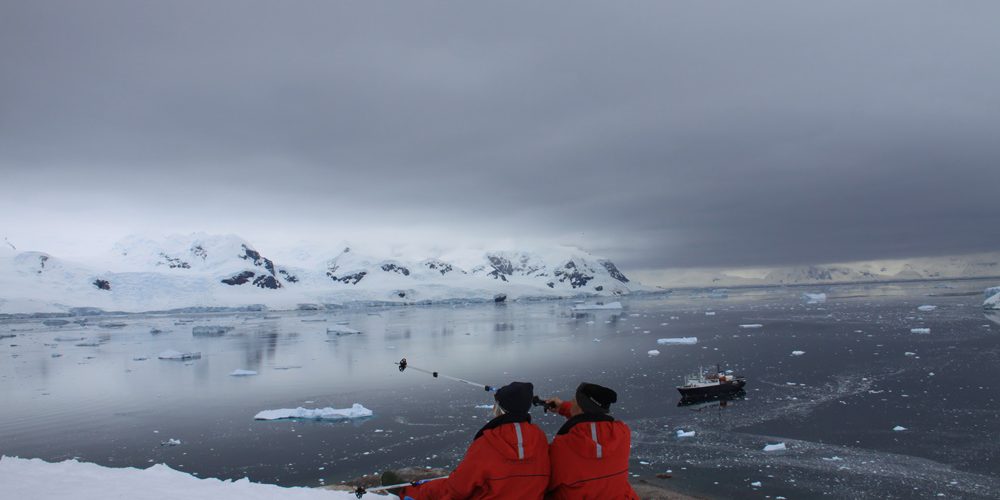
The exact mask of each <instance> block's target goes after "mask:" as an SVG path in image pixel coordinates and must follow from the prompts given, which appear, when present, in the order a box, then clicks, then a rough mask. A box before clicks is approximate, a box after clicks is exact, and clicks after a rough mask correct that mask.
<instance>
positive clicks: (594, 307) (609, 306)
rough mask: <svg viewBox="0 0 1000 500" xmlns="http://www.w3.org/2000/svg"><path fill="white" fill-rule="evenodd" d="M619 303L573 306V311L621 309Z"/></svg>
mask: <svg viewBox="0 0 1000 500" xmlns="http://www.w3.org/2000/svg"><path fill="white" fill-rule="evenodd" d="M621 308H622V303H621V302H608V303H607V304H601V303H598V304H577V305H575V306H573V310H574V311H591V310H598V311H599V310H602V309H621Z"/></svg>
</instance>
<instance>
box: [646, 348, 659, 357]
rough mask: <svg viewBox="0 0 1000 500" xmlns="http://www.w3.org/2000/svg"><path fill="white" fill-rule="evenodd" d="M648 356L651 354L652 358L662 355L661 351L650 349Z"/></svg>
mask: <svg viewBox="0 0 1000 500" xmlns="http://www.w3.org/2000/svg"><path fill="white" fill-rule="evenodd" d="M646 354H649V355H650V356H659V355H660V351H658V350H656V349H650V350H649V351H646Z"/></svg>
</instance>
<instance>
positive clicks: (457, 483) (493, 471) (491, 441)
mask: <svg viewBox="0 0 1000 500" xmlns="http://www.w3.org/2000/svg"><path fill="white" fill-rule="evenodd" d="M534 394H535V389H534V386H532V385H531V384H530V383H526V382H513V383H511V384H509V385H505V386H503V387H501V388H500V389H499V390H497V392H496V394H495V396H494V398H495V399H496V408H495V410H497V413H499V415H498V416H497V417H496V418H494V419H493V420H490V421H489V422H488V423H487V424H486V425H484V426H483V428H482V429H480V430H479V432H477V433H476V437H475V438H473V440H472V444H471V445H470V446H469V449H468V451H466V452H465V458H463V459H462V462H461V463H460V464H458V467H456V468H455V470H454V471H452V473H451V474H449V475H448V477H447V478H445V479H438V480H436V481H430V482H428V483H424V484H421V485H419V486H408V487H406V488H403V490H402V491H400V492H399V493H398V495H399V498H403V499H406V498H412V499H414V500H463V499H484V500H486V499H508V498H511V499H515V498H516V499H525V500H541V499H542V497H543V496H544V495H545V489H546V487H547V486H548V484H549V443H548V440H547V439H546V437H545V433H544V432H542V430H541V429H539V428H538V426H536V425H534V424H532V423H531V415H529V414H528V411H529V410H531V401H532V399H533V398H534Z"/></svg>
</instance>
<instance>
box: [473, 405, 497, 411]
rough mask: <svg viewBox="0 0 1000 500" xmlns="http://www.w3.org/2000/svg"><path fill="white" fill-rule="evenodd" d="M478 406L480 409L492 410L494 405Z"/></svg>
mask: <svg viewBox="0 0 1000 500" xmlns="http://www.w3.org/2000/svg"><path fill="white" fill-rule="evenodd" d="M476 408H477V409H480V410H492V409H493V405H476Z"/></svg>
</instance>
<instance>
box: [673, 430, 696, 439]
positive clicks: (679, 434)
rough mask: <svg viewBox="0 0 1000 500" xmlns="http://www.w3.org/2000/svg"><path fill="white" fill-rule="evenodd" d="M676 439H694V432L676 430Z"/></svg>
mask: <svg viewBox="0 0 1000 500" xmlns="http://www.w3.org/2000/svg"><path fill="white" fill-rule="evenodd" d="M677 437H679V438H690V437H694V431H685V430H684V429H677Z"/></svg>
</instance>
